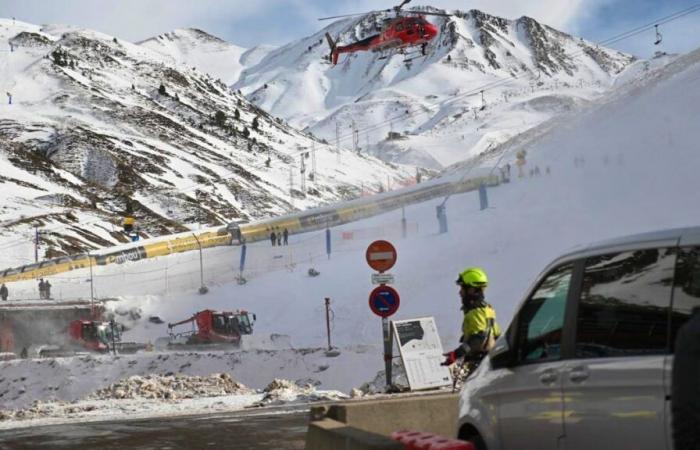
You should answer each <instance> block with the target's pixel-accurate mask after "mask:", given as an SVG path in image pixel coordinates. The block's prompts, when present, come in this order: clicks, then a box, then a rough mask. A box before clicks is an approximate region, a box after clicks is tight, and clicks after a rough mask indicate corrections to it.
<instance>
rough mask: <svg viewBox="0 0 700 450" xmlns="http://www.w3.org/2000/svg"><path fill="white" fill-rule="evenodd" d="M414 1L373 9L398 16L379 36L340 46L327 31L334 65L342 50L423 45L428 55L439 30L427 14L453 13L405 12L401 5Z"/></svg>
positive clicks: (382, 49)
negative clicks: (429, 43) (430, 45)
mask: <svg viewBox="0 0 700 450" xmlns="http://www.w3.org/2000/svg"><path fill="white" fill-rule="evenodd" d="M410 2H411V0H403V1H402V2H401V3H400V4H399V5H398V6H394V7H393V8H391V9H384V10H377V11H370V12H369V13H364V14H371V13H376V12H392V11H393V12H394V13H396V17H394V18H393V19H388V20H387V21H386V23H385V24H384V26H383V27H382V30H381V31H380V32H379V33H378V34H375V35H372V36H369V37H367V38H365V39H362V40H361V41H357V42H353V43H352V44H348V45H338V43H337V42H336V41H334V40H333V38H332V37H331V35H330V34H329V33H326V39H327V40H328V45H329V46H330V47H331V53H330V61H331V63H332V64H333V65H336V64H338V56H339V55H340V54H341V53H354V52H362V51H372V52H383V51H387V50H398V51H399V52H400V53H404V52H405V50H406V49H407V48H409V47H417V46H420V49H421V50H420V51H421V55H426V47H427V45H428V42H430V41H431V40H432V39H433V38H435V36H437V35H438V29H437V27H436V26H435V25H433V24H432V23H430V22H428V21H427V20H425V17H424V16H426V15H430V16H446V17H449V16H450V14H444V13H433V12H424V11H402V10H401V8H403V6H404V5H405V4H407V3H410ZM364 14H362V13H360V14H344V15H341V16H333V17H323V18H320V19H318V20H330V19H339V18H341V17H352V16H360V15H364Z"/></svg>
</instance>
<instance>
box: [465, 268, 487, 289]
mask: <svg viewBox="0 0 700 450" xmlns="http://www.w3.org/2000/svg"><path fill="white" fill-rule="evenodd" d="M457 284H461V285H464V286H473V287H477V288H485V287H486V286H488V285H489V278H488V277H487V276H486V272H484V270H483V269H481V268H479V267H469V268H468V269H465V270H464V272H462V273H460V274H459V278H457Z"/></svg>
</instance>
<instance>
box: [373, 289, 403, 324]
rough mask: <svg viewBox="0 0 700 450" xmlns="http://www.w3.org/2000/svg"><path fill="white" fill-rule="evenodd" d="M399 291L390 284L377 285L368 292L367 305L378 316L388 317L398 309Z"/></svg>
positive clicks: (399, 302)
mask: <svg viewBox="0 0 700 450" xmlns="http://www.w3.org/2000/svg"><path fill="white" fill-rule="evenodd" d="M400 304H401V301H400V298H399V293H398V292H396V289H394V288H392V287H391V286H385V285H381V286H377V287H376V288H374V290H373V291H372V292H371V293H370V294H369V307H370V309H371V310H372V312H373V313H375V314H376V315H378V316H379V317H389V316H391V315H392V314H394V313H395V312H396V311H398V309H399V305H400Z"/></svg>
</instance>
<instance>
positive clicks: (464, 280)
mask: <svg viewBox="0 0 700 450" xmlns="http://www.w3.org/2000/svg"><path fill="white" fill-rule="evenodd" d="M488 282H489V281H488V277H487V276H486V272H484V271H483V270H482V269H480V268H478V267H470V268H468V269H465V270H464V271H463V272H462V273H460V274H459V278H457V285H458V286H459V295H460V297H461V300H462V311H463V312H464V320H463V321H462V337H461V338H460V345H459V347H457V348H456V349H454V350H453V351H451V352H449V353H445V357H446V358H445V361H444V362H443V363H442V365H443V366H450V365H452V364H454V363H455V362H456V361H457V360H458V359H460V358H465V361H466V360H471V361H480V360H481V359H482V358H483V357H484V355H486V353H487V352H488V351H489V350H491V348H493V345H494V342H495V340H496V339H497V338H498V337H499V336H500V335H501V329H500V327H499V326H498V323H496V311H494V309H493V307H491V305H489V304H488V303H486V301H485V297H484V289H486V286H488Z"/></svg>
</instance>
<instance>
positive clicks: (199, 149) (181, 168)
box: [0, 19, 415, 258]
mask: <svg viewBox="0 0 700 450" xmlns="http://www.w3.org/2000/svg"><path fill="white" fill-rule="evenodd" d="M0 41H2V42H8V43H9V44H10V48H6V49H3V51H2V52H0V90H2V92H3V93H5V92H7V93H8V95H7V97H6V100H7V101H4V102H3V103H2V105H1V106H0V142H1V144H2V145H1V146H0V193H1V194H2V197H3V204H2V210H1V211H0V221H1V222H2V223H3V231H2V237H1V238H0V240H1V242H0V245H1V246H2V247H3V248H11V249H15V248H16V249H18V250H17V251H18V255H17V257H18V258H31V256H33V254H32V253H33V252H28V251H27V249H26V246H27V244H30V243H31V240H32V239H33V230H32V225H37V226H38V227H40V228H42V229H43V230H44V231H45V232H46V233H45V234H44V235H43V237H42V252H41V254H40V255H39V256H40V257H43V256H47V257H50V256H56V255H60V254H63V253H66V252H75V251H78V250H85V248H86V247H87V248H88V249H89V248H91V247H93V248H94V247H101V246H107V245H112V244H114V243H118V242H120V241H124V240H125V239H126V238H125V236H124V235H123V234H121V233H120V232H119V230H120V228H121V226H120V221H121V217H122V216H123V213H124V211H125V209H126V207H127V203H131V204H132V206H133V208H134V212H135V215H136V218H137V220H138V221H139V225H140V228H141V231H142V234H143V235H145V236H148V235H159V234H164V233H172V232H176V231H186V230H187V229H188V228H191V227H192V226H193V224H197V223H199V224H209V225H214V224H223V223H227V222H228V221H230V220H232V219H240V220H249V219H252V218H259V217H263V216H267V215H270V214H279V213H283V212H287V211H290V210H293V209H298V208H302V209H303V208H307V207H310V206H315V205H318V204H322V203H327V202H334V201H338V200H341V199H344V198H350V197H354V196H357V195H359V194H360V191H361V186H362V185H365V186H368V185H373V186H374V185H376V184H377V183H378V182H381V183H382V184H383V185H384V184H385V183H387V181H388V182H391V183H394V182H399V181H401V180H404V179H406V178H407V177H410V176H413V175H415V172H414V169H413V168H410V169H409V168H402V167H398V166H396V165H388V164H385V163H382V162H381V161H379V160H377V159H375V158H372V157H367V156H362V155H357V154H355V153H352V152H347V151H341V152H340V154H336V153H335V149H334V148H330V147H328V146H327V145H323V144H321V143H320V142H318V141H315V140H312V139H311V138H310V136H309V135H308V134H306V133H303V132H300V131H298V130H296V129H294V128H292V127H290V126H288V125H287V124H286V123H285V122H284V121H283V120H282V119H278V118H275V117H273V116H271V115H269V114H268V113H266V112H265V111H263V110H261V109H259V108H258V107H256V106H254V105H252V104H250V103H249V102H248V101H247V100H246V99H245V98H243V97H242V96H241V95H239V94H237V93H235V92H234V91H232V90H231V89H230V88H229V87H228V86H227V85H226V83H224V82H223V81H221V80H218V79H216V77H215V76H214V75H212V74H216V73H221V71H228V70H233V68H235V67H236V64H238V63H237V62H235V61H234V59H235V58H234V56H239V57H240V56H244V55H245V53H243V50H242V49H239V48H237V47H234V46H231V45H230V44H226V43H224V42H223V41H220V40H218V39H217V38H213V37H211V36H209V35H207V34H205V33H202V32H199V31H196V30H181V31H177V32H173V33H168V34H167V35H163V36H161V37H159V38H154V39H152V40H150V41H147V42H145V43H143V45H135V44H132V43H129V42H125V41H122V40H118V39H116V38H114V37H112V36H108V35H105V34H102V33H99V32H95V31H90V30H83V29H78V28H75V27H71V26H62V25H51V26H45V27H39V26H35V25H31V24H26V23H21V22H15V21H13V20H4V19H1V20H0ZM195 46H196V47H197V51H194V50H192V49H194V48H195ZM153 49H155V50H157V51H155V50H153ZM256 52H257V53H255V52H254V53H253V54H249V55H248V57H249V58H252V59H253V60H255V58H257V57H259V55H260V53H261V52H264V49H257V50H256ZM222 55H229V56H230V57H231V59H230V60H226V58H224V56H222ZM191 63H196V64H197V65H200V66H201V67H202V69H206V70H210V71H211V72H212V73H210V74H206V73H204V72H203V71H202V70H200V69H198V68H193V67H192V66H191V65H190V64H191ZM219 63H220V64H219ZM229 64H230V65H229ZM3 99H4V100H5V97H4V96H3ZM10 102H11V104H10ZM302 179H303V182H304V183H303V184H302ZM392 180H393V181H392ZM375 188H376V186H375ZM195 226H196V225H195Z"/></svg>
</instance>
